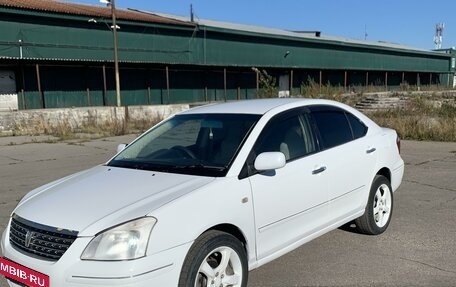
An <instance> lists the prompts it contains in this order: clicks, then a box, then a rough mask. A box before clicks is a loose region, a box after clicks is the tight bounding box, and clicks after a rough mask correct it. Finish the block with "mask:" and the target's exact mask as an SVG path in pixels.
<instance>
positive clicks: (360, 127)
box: [346, 113, 367, 139]
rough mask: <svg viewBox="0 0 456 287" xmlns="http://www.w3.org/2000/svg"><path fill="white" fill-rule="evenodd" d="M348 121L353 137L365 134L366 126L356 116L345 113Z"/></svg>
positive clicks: (357, 137)
mask: <svg viewBox="0 0 456 287" xmlns="http://www.w3.org/2000/svg"><path fill="white" fill-rule="evenodd" d="M346 115H347V118H348V121H349V122H350V126H351V129H352V132H353V137H354V138H355V139H359V138H361V137H363V136H365V135H366V133H367V127H366V126H365V125H364V124H363V122H361V121H360V120H359V119H358V118H357V117H355V116H354V115H352V114H350V113H346Z"/></svg>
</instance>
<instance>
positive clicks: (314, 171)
mask: <svg viewBox="0 0 456 287" xmlns="http://www.w3.org/2000/svg"><path fill="white" fill-rule="evenodd" d="M325 170H326V166H322V167H320V168H318V169H315V170H313V171H312V174H319V173H322V172H324V171H325Z"/></svg>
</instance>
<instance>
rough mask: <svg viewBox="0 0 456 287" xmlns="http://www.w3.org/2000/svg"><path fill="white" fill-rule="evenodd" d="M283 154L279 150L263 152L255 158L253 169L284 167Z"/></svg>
mask: <svg viewBox="0 0 456 287" xmlns="http://www.w3.org/2000/svg"><path fill="white" fill-rule="evenodd" d="M285 164H286V160H285V155H284V154H283V153H281V152H263V153H261V154H259V155H258V156H257V158H256V159H255V163H254V166H255V169H256V170H258V171H267V170H274V169H279V168H282V167H284V166H285Z"/></svg>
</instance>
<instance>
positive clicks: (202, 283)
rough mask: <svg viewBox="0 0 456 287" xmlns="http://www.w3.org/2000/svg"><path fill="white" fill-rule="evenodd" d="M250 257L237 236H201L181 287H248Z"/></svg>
mask: <svg viewBox="0 0 456 287" xmlns="http://www.w3.org/2000/svg"><path fill="white" fill-rule="evenodd" d="M247 277H248V269H247V256H246V251H245V249H244V247H243V245H242V244H241V242H240V241H239V240H238V239H237V238H236V237H234V236H232V235H230V234H228V233H225V232H221V231H216V230H211V231H208V232H206V233H204V234H203V235H201V236H200V237H199V238H198V239H197V240H196V241H195V243H194V244H193V245H192V247H191V248H190V251H189V253H188V254H187V257H186V258H185V261H184V265H183V267H182V271H181V275H180V278H179V287H210V286H214V287H245V286H247Z"/></svg>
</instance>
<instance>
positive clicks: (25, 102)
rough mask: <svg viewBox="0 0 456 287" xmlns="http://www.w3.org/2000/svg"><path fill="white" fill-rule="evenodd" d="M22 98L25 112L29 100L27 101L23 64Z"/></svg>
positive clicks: (22, 66)
mask: <svg viewBox="0 0 456 287" xmlns="http://www.w3.org/2000/svg"><path fill="white" fill-rule="evenodd" d="M21 98H22V106H23V107H24V110H26V109H27V100H26V99H25V73H24V64H22V63H21Z"/></svg>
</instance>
